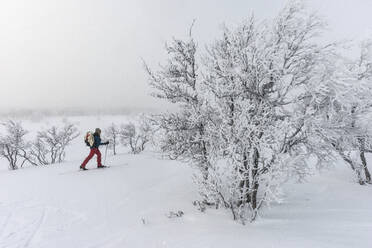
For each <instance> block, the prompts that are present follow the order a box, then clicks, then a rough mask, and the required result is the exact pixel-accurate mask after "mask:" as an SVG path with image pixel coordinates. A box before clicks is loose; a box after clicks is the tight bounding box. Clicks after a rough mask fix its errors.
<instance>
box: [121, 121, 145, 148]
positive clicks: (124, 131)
mask: <svg viewBox="0 0 372 248" xmlns="http://www.w3.org/2000/svg"><path fill="white" fill-rule="evenodd" d="M151 135H152V129H151V125H150V123H149V122H148V121H147V120H146V119H144V118H141V119H140V121H139V124H138V126H137V127H136V125H135V124H133V123H128V124H125V125H122V126H121V129H120V132H119V137H120V140H121V142H122V144H123V145H124V146H129V147H130V149H131V152H132V153H133V154H138V153H140V152H143V151H144V150H145V146H146V145H147V144H148V142H149V141H150V139H151Z"/></svg>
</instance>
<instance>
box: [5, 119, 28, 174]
mask: <svg viewBox="0 0 372 248" xmlns="http://www.w3.org/2000/svg"><path fill="white" fill-rule="evenodd" d="M2 125H3V126H4V127H5V131H6V134H5V135H4V136H1V137H0V156H1V157H4V158H5V159H6V160H7V161H8V162H9V169H11V170H16V169H18V168H19V167H22V166H23V165H24V164H25V162H27V161H30V160H29V157H28V154H27V149H28V148H29V143H28V142H26V141H25V139H24V136H25V135H26V134H27V131H26V130H25V129H23V127H22V125H21V123H18V122H14V121H11V120H10V121H8V122H6V123H4V124H2Z"/></svg>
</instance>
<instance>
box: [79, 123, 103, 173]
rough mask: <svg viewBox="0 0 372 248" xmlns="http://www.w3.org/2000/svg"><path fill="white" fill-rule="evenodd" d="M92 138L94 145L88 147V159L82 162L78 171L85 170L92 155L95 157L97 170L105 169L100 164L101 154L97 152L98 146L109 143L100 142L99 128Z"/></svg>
mask: <svg viewBox="0 0 372 248" xmlns="http://www.w3.org/2000/svg"><path fill="white" fill-rule="evenodd" d="M93 137H94V143H93V145H92V146H91V147H90V153H89V155H88V157H87V158H86V159H85V160H84V162H83V163H82V164H81V165H80V169H82V170H87V168H86V165H87V163H88V162H89V160H91V158H92V157H93V156H94V155H97V168H104V167H106V166H104V165H103V164H102V162H101V157H102V156H101V152H100V151H99V146H100V145H108V144H109V142H108V141H107V142H104V143H102V142H101V129H99V128H96V130H95V132H94V134H93Z"/></svg>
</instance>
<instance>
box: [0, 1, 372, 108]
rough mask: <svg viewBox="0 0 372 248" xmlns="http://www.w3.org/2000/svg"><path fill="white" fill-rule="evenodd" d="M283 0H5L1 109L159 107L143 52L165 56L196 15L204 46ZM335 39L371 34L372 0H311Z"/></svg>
mask: <svg viewBox="0 0 372 248" xmlns="http://www.w3.org/2000/svg"><path fill="white" fill-rule="evenodd" d="M285 2H286V1H279V0H235V1H228V0H217V1H215V0H204V1H197V0H187V1H186V0H184V1H181V0H158V1H153V0H121V1H120V0H63V1H56V0H33V1H29V0H4V1H1V2H0V86H1V87H0V92H1V97H0V110H1V111H10V110H12V109H23V108H27V109H33V108H42V109H61V108H90V109H94V108H99V109H105V108H137V109H138V108H160V107H161V104H162V102H159V101H155V100H154V99H152V97H151V96H150V92H151V89H149V87H148V86H147V80H146V76H145V74H144V72H143V68H142V60H141V58H144V59H145V60H146V61H147V62H149V63H150V65H154V66H156V65H157V63H158V62H160V61H162V60H164V59H165V56H166V54H165V53H164V50H163V47H164V42H165V41H167V40H169V39H170V38H172V36H177V37H184V36H185V35H186V34H187V30H188V27H189V26H190V24H191V23H192V20H193V19H196V25H195V28H194V36H195V38H196V39H197V40H198V42H199V46H201V47H202V46H203V45H204V44H205V43H206V42H208V41H210V40H212V39H213V38H214V37H216V36H217V35H218V34H219V28H220V24H221V23H223V22H224V23H227V24H235V23H238V22H240V21H241V20H242V19H244V18H245V17H247V16H249V15H250V14H251V13H252V12H254V13H255V16H256V17H257V18H269V17H272V16H274V15H275V14H276V13H277V12H278V11H279V9H280V8H281V7H282V6H284V4H285ZM307 4H308V5H309V6H311V7H312V8H314V9H317V10H318V11H319V12H320V14H321V15H322V16H324V17H325V19H326V20H327V21H328V23H329V24H330V25H329V31H328V32H327V34H326V37H328V38H330V39H334V38H336V39H343V38H364V37H368V34H370V31H371V27H372V16H371V15H370V10H371V9H372V1H369V0H364V1H363V0H354V1H350V0H324V1H323V0H311V1H307Z"/></svg>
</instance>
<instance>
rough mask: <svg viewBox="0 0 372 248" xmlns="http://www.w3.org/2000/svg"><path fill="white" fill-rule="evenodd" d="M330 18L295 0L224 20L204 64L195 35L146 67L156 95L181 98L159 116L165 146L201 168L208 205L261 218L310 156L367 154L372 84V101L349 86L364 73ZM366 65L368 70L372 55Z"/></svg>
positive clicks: (319, 159)
mask: <svg viewBox="0 0 372 248" xmlns="http://www.w3.org/2000/svg"><path fill="white" fill-rule="evenodd" d="M324 27H325V24H324V23H323V22H322V20H321V19H320V18H318V17H317V15H316V14H313V13H309V12H308V11H307V10H306V9H305V8H304V6H303V4H302V3H299V2H291V3H289V4H288V5H287V6H286V7H285V8H284V9H283V10H282V11H281V12H280V13H279V15H278V16H277V17H276V18H275V19H273V20H271V21H264V22H257V21H256V20H255V19H254V18H253V17H252V18H249V19H248V20H247V21H245V22H243V23H242V24H241V25H240V26H238V27H236V28H228V27H224V29H223V35H222V37H221V38H219V39H217V40H216V41H215V42H214V43H213V44H212V45H209V46H207V51H206V54H205V55H204V56H203V60H202V61H203V63H202V64H200V63H199V64H197V60H196V59H195V52H196V50H195V48H196V46H195V42H194V41H193V39H192V38H188V39H187V40H186V41H181V40H174V43H173V44H172V46H170V47H169V46H168V47H167V51H168V53H169V59H168V63H167V65H165V66H162V67H161V69H160V71H158V72H156V73H153V72H152V71H150V70H149V69H148V67H146V69H147V72H148V74H149V75H150V84H151V85H152V86H153V87H154V88H155V89H157V90H158V93H157V94H156V96H157V97H160V98H164V99H167V100H168V101H170V102H172V103H176V104H177V106H178V111H176V112H174V113H167V114H162V115H160V117H159V118H158V125H159V127H160V130H162V132H163V138H162V140H161V147H162V150H163V151H164V152H166V153H167V154H168V155H170V157H171V158H173V159H180V160H183V161H189V162H191V163H192V164H193V165H195V164H196V165H198V168H199V169H201V170H200V171H201V172H202V173H201V174H202V175H203V176H202V177H200V178H198V180H197V183H198V184H199V185H200V193H201V196H202V197H203V201H202V202H197V204H196V205H198V206H199V207H200V209H205V203H208V204H210V203H211V204H213V205H215V206H216V207H219V206H223V207H226V208H229V209H231V211H232V213H233V216H234V218H235V219H239V220H241V221H242V222H245V221H246V220H247V219H249V220H251V221H253V220H254V219H255V218H256V217H257V214H258V211H259V209H260V207H261V206H263V205H267V204H269V203H270V202H271V201H272V200H278V196H279V193H280V185H281V184H282V183H283V182H284V181H285V180H287V179H288V178H289V177H293V176H297V178H298V179H303V178H304V177H305V176H306V175H307V172H308V168H309V166H310V164H309V161H314V159H309V158H310V157H312V158H315V161H316V162H317V164H316V165H317V166H322V165H323V164H325V163H330V162H331V161H336V160H337V156H340V155H341V157H342V158H343V159H344V160H345V161H347V160H348V159H349V157H348V156H349V154H348V153H350V152H351V151H354V150H358V149H359V151H360V154H361V155H360V157H361V159H362V164H365V163H366V162H365V157H364V155H363V154H362V153H363V152H366V151H368V147H369V146H368V145H367V143H368V142H367V137H366V136H363V137H362V136H361V134H362V133H363V132H361V130H362V129H360V128H356V123H357V122H358V119H357V118H356V116H357V114H356V113H357V111H359V112H358V113H362V112H363V111H364V110H366V109H367V108H363V109H364V110H363V111H362V108H361V106H368V109H369V106H370V104H369V103H368V104H367V102H368V100H369V99H371V98H370V97H368V94H369V93H370V92H371V90H370V89H369V90H367V91H366V93H365V97H364V98H363V99H365V100H364V102H363V101H360V100H357V101H356V99H358V97H357V95H358V94H355V92H359V90H355V92H353V93H352V94H351V93H350V92H349V95H347V94H348V92H347V90H346V89H348V88H349V87H350V86H351V85H353V81H355V80H359V81H360V80H361V78H360V74H355V73H354V72H353V71H356V69H352V68H349V67H347V66H346V64H347V63H345V60H344V58H342V57H341V56H340V55H339V54H338V53H337V44H336V43H327V44H325V43H323V42H320V39H319V37H320V36H321V34H322V31H323V29H324ZM361 67H363V68H364V69H358V71H362V72H363V73H364V74H367V75H368V73H369V72H368V73H367V71H368V70H367V69H368V68H370V67H369V64H368V63H366V62H363V63H361ZM358 68H359V67H358ZM196 72H198V73H196ZM198 75H203V76H198ZM353 75H358V77H359V78H355V77H353ZM347 97H348V99H347ZM351 137H353V139H350V138H351ZM352 140H354V141H355V142H353V141H352ZM355 144H357V146H355ZM362 151H363V152H362ZM363 157H364V162H363ZM351 163H352V166H354V167H355V165H354V164H353V163H354V162H353V161H352V162H351ZM364 168H366V166H364ZM367 169H368V168H367ZM354 170H355V171H359V170H356V169H355V168H354ZM365 175H366V176H365V177H366V178H368V173H367V172H366V173H365ZM203 204H204V206H203Z"/></svg>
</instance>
